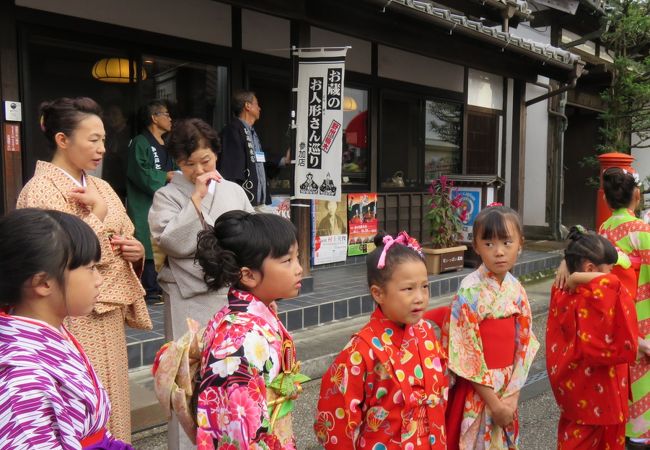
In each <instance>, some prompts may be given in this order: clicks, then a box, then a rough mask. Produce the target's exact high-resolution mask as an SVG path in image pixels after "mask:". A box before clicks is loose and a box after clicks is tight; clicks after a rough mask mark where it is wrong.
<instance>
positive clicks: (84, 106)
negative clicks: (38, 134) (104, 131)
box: [39, 97, 102, 150]
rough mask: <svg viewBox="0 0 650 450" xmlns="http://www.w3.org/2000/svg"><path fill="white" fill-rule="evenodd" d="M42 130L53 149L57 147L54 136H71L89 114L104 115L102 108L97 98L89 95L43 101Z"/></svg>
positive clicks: (41, 110)
mask: <svg viewBox="0 0 650 450" xmlns="http://www.w3.org/2000/svg"><path fill="white" fill-rule="evenodd" d="M39 111H40V114H39V117H40V121H41V124H40V126H41V130H42V131H43V134H45V138H46V139H47V144H48V146H49V147H50V149H51V150H55V149H56V140H55V139H54V136H56V134H57V133H63V134H65V135H66V136H71V135H72V133H74V131H75V129H76V128H77V127H78V126H79V122H81V121H82V120H84V119H85V118H87V117H88V116H91V115H95V116H97V117H99V118H101V117H102V108H101V106H99V105H98V104H97V102H96V101H95V100H93V99H92V98H88V97H76V98H68V97H61V98H58V99H56V100H52V101H50V102H43V103H41V105H40V107H39Z"/></svg>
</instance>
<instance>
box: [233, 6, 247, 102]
mask: <svg viewBox="0 0 650 450" xmlns="http://www.w3.org/2000/svg"><path fill="white" fill-rule="evenodd" d="M230 20H231V27H232V42H231V46H232V60H231V61H232V62H231V67H230V88H231V92H234V91H236V90H237V89H242V88H244V61H243V58H242V54H241V52H242V21H241V8H239V7H237V6H232V7H231V10H230Z"/></svg>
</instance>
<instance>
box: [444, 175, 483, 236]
mask: <svg viewBox="0 0 650 450" xmlns="http://www.w3.org/2000/svg"><path fill="white" fill-rule="evenodd" d="M481 191H482V189H481V188H475V187H459V188H456V189H454V190H453V191H452V193H451V195H452V197H455V196H457V195H460V201H461V205H462V209H463V211H465V213H464V215H465V220H463V230H462V231H461V233H460V234H461V237H460V239H459V242H472V240H473V238H474V236H473V235H472V228H473V227H474V219H476V216H478V213H479V212H480V211H481V200H482V199H481V195H482V193H481Z"/></svg>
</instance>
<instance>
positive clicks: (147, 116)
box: [138, 100, 169, 129]
mask: <svg viewBox="0 0 650 450" xmlns="http://www.w3.org/2000/svg"><path fill="white" fill-rule="evenodd" d="M163 109H169V107H168V106H167V102H166V101H164V100H151V101H149V102H148V103H147V104H146V105H142V106H141V107H140V109H139V110H138V122H139V126H140V128H141V129H144V128H147V127H148V126H149V125H151V124H152V123H153V118H152V117H151V116H153V115H154V114H156V113H158V112H160V111H161V110H163Z"/></svg>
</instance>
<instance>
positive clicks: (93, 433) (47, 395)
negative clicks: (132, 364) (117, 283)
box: [0, 208, 133, 450]
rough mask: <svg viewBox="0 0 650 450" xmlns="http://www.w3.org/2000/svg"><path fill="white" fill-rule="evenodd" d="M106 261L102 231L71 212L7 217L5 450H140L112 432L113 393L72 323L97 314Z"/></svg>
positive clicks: (3, 224) (1, 432) (1, 328)
mask: <svg viewBox="0 0 650 450" xmlns="http://www.w3.org/2000/svg"><path fill="white" fill-rule="evenodd" d="M100 256H101V249H100V246H99V241H98V240H97V237H96V235H95V233H94V232H93V230H92V229H91V228H90V226H88V225H87V224H86V223H84V222H83V221H82V220H81V219H79V218H77V217H75V216H72V215H70V214H66V213H62V212H59V211H47V210H40V209H32V208H27V209H21V210H17V211H13V212H11V213H9V214H8V215H7V216H5V217H3V218H2V219H0V417H2V419H0V449H28V448H29V449H39V450H50V449H52V450H54V449H66V450H81V449H97V450H99V449H104V450H126V449H130V450H133V447H131V446H130V445H128V444H126V443H124V442H122V441H118V440H115V439H114V438H113V437H112V436H111V434H110V432H108V431H107V430H106V425H107V423H108V419H109V416H110V410H111V406H110V402H109V399H108V394H107V393H106V390H105V389H104V387H103V386H102V384H101V382H100V380H99V378H98V377H97V374H96V373H95V371H94V369H93V367H92V366H91V364H90V361H89V359H88V357H87V356H86V354H85V353H84V351H83V349H82V348H81V346H80V345H79V342H77V340H76V339H75V338H74V336H72V334H70V333H69V332H68V330H67V329H66V327H65V326H64V325H63V319H64V318H65V317H66V316H73V317H75V316H84V315H86V314H88V313H90V312H91V311H92V310H93V306H94V305H95V302H96V301H97V298H98V296H99V287H100V285H101V284H102V277H101V275H99V272H98V271H97V267H96V265H97V263H98V262H99V260H100Z"/></svg>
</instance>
